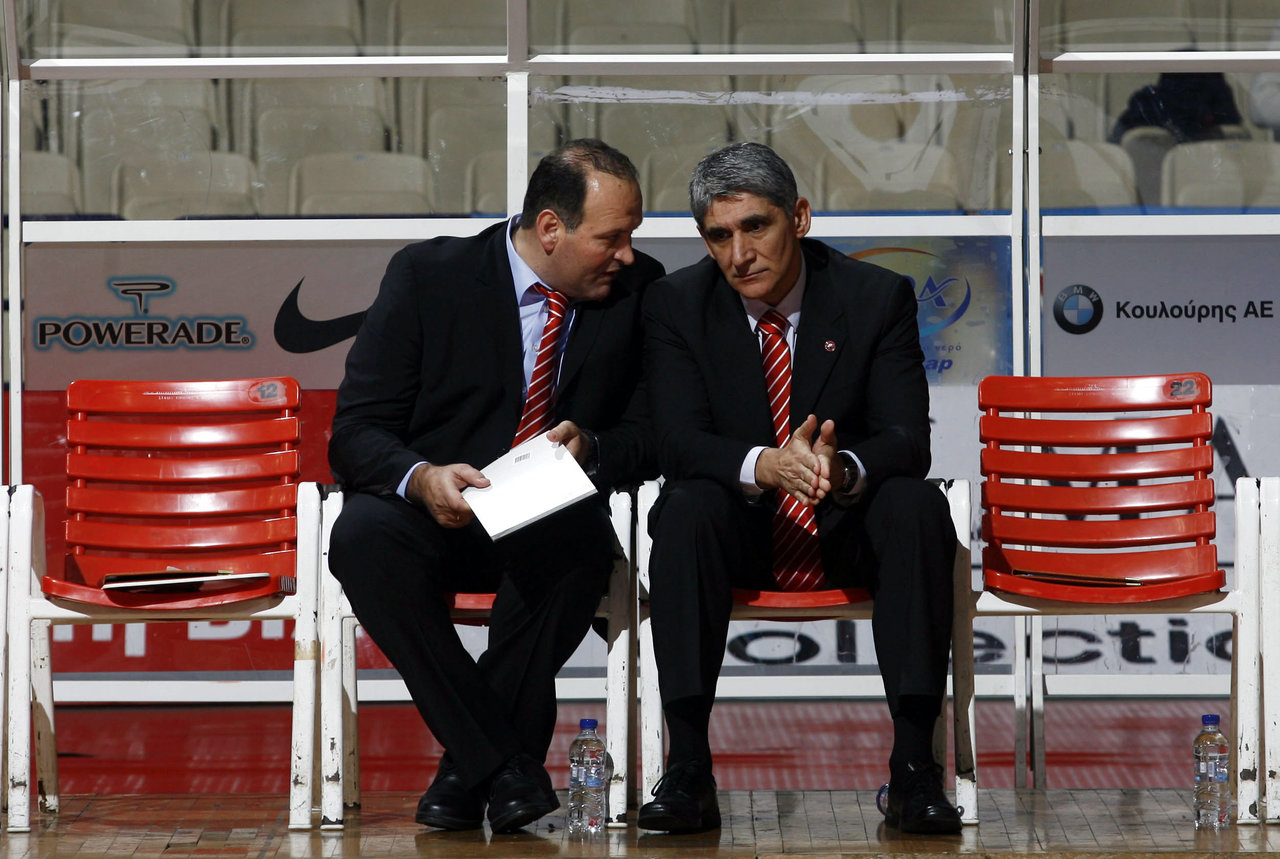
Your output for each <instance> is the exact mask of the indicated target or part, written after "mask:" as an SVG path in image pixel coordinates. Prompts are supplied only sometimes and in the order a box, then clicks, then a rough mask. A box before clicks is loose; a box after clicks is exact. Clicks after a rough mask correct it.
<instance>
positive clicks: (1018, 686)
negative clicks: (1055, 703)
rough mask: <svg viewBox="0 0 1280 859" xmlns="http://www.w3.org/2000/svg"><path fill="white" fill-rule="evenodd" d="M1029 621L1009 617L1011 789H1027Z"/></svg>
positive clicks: (1015, 616)
mask: <svg viewBox="0 0 1280 859" xmlns="http://www.w3.org/2000/svg"><path fill="white" fill-rule="evenodd" d="M1029 620H1030V618H1028V617H1027V616H1026V615H1024V614H1018V615H1014V616H1013V786H1014V787H1016V788H1024V787H1026V786H1027V766H1028V764H1027V744H1028V742H1029V740H1028V736H1029V734H1028V731H1027V704H1028V702H1029V701H1030V699H1031V687H1030V686H1029V684H1028V680H1027V644H1028V641H1027V635H1028V632H1027V627H1028V622H1029Z"/></svg>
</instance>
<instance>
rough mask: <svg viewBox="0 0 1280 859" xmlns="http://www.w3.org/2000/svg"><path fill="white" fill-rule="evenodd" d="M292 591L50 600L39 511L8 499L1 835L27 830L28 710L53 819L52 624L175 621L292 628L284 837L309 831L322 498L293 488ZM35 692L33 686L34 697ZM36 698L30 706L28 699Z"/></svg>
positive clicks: (19, 495) (34, 497) (39, 506)
mask: <svg viewBox="0 0 1280 859" xmlns="http://www.w3.org/2000/svg"><path fill="white" fill-rule="evenodd" d="M297 486H298V510H297V528H298V542H297V592H296V593H294V594H291V595H289V596H283V597H277V598H273V599H269V600H260V601H256V602H246V603H242V604H238V605H237V604H231V605H226V606H222V607H219V608H211V609H207V610H204V611H200V612H191V611H186V612H181V611H156V610H143V609H125V608H118V609H101V608H98V607H95V606H92V605H87V604H82V603H73V602H68V601H62V600H51V599H48V598H46V597H45V595H44V594H43V592H42V591H41V588H40V579H41V577H42V576H43V575H44V571H45V550H44V539H45V522H44V504H43V501H42V500H41V498H40V495H39V494H38V493H37V492H36V491H35V489H34V488H33V487H31V486H29V485H21V486H17V487H14V488H13V489H11V491H10V496H9V506H10V510H9V512H10V519H9V525H10V527H9V529H8V532H7V534H8V540H9V545H8V551H7V553H6V557H7V558H8V562H9V568H8V581H7V587H6V590H7V599H8V606H7V609H8V611H7V618H8V630H9V632H10V635H9V654H8V666H7V667H8V678H7V679H8V695H9V729H8V737H7V739H8V749H7V762H8V766H7V772H8V781H7V789H8V805H9V815H8V829H9V831H10V832H27V831H29V830H30V828H31V818H30V810H31V785H30V773H31V753H30V749H31V742H32V726H33V714H32V711H33V704H34V709H35V710H36V713H35V717H34V723H35V729H36V755H37V772H36V778H37V783H38V785H39V792H40V805H41V809H42V810H44V811H47V812H56V811H57V810H58V781H57V767H56V762H57V757H56V755H57V749H56V746H55V743H54V730H53V726H54V721H53V693H52V680H51V671H50V665H49V645H48V641H49V635H48V627H49V624H51V623H84V624H88V623H148V622H151V623H156V622H162V621H175V620H215V621H225V620H269V619H280V620H291V621H293V622H294V665H293V737H292V742H293V748H292V752H291V755H290V778H289V828H290V829H308V828H310V827H311V809H312V770H313V767H314V757H315V752H314V749H315V713H316V672H317V666H316V654H317V652H318V650H319V647H318V641H317V638H316V611H317V594H316V575H315V571H316V570H317V563H318V549H319V540H318V535H319V524H320V497H319V491H318V487H317V486H316V484H314V483H299V484H298V485H297ZM33 686H34V687H35V691H34V696H33ZM33 699H34V700H33Z"/></svg>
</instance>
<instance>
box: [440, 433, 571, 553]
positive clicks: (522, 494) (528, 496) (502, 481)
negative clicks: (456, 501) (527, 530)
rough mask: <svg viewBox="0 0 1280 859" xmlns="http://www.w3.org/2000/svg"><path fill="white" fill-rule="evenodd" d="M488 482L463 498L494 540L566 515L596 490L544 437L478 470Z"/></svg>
mask: <svg viewBox="0 0 1280 859" xmlns="http://www.w3.org/2000/svg"><path fill="white" fill-rule="evenodd" d="M480 470H481V471H482V472H483V473H484V476H485V477H487V478H489V485H488V486H486V487H484V488H483V489H481V488H480V487H477V486H468V487H467V488H466V489H464V490H462V497H463V498H464V499H466V502H467V503H468V504H470V505H471V509H472V511H474V512H475V514H476V518H477V519H479V520H480V524H481V525H482V526H483V527H484V530H485V531H486V532H488V534H489V536H490V538H492V539H494V540H497V539H498V538H500V537H505V536H506V535H507V534H510V533H511V532H512V531H518V530H519V529H521V528H523V527H524V526H526V525H528V524H530V523H533V522H537V521H538V520H539V519H543V518H545V517H547V516H550V515H551V514H552V513H555V512H556V511H557V510H563V509H564V508H565V507H568V506H569V505H570V504H574V503H576V502H578V501H581V500H582V499H584V498H589V497H591V496H592V495H593V494H595V491H596V487H595V484H593V483H592V482H591V478H589V477H587V475H586V472H584V471H583V470H582V466H580V465H578V461H577V460H576V459H574V458H573V455H572V454H571V453H569V449H568V448H566V447H565V446H564V445H560V444H556V443H554V442H552V441H550V440H548V439H547V436H546V434H545V433H543V434H542V435H539V436H537V437H536V438H532V439H530V440H529V441H526V442H525V443H524V444H522V445H519V446H518V447H514V448H512V449H511V450H510V451H508V452H507V453H506V454H505V455H504V456H501V457H499V458H498V459H495V460H494V461H493V462H491V463H489V464H488V465H486V466H485V467H484V468H482V469H480Z"/></svg>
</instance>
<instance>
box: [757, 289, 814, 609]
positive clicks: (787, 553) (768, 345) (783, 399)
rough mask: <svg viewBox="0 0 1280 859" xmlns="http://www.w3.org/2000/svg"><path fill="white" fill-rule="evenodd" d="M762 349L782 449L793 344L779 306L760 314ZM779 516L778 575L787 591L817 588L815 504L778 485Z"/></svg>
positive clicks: (776, 538) (787, 436)
mask: <svg viewBox="0 0 1280 859" xmlns="http://www.w3.org/2000/svg"><path fill="white" fill-rule="evenodd" d="M756 329H757V330H758V331H759V332H760V351H761V353H762V354H763V356H764V378H765V383H766V385H767V386H768V389H769V407H770V408H771V409H772V410H773V432H774V435H776V436H777V438H778V447H784V446H786V443H787V441H788V440H789V439H790V437H791V350H790V349H789V348H787V334H786V331H787V320H786V319H785V318H783V316H782V314H780V313H778V312H777V311H776V310H770V311H769V312H768V313H766V314H765V315H764V316H762V317H760V322H759V323H758V324H757V326H756ZM776 493H777V504H778V506H777V509H776V510H775V511H774V514H773V577H774V579H775V580H776V581H777V582H778V587H779V588H781V589H782V590H784V591H812V590H816V589H818V588H820V587H822V586H823V578H822V556H821V554H820V553H819V551H818V521H817V519H815V518H814V515H813V508H812V507H807V506H805V505H804V504H801V503H800V502H799V501H797V500H796V499H795V497H794V496H793V495H791V494H790V493H788V492H786V491H784V490H782V489H778V490H776Z"/></svg>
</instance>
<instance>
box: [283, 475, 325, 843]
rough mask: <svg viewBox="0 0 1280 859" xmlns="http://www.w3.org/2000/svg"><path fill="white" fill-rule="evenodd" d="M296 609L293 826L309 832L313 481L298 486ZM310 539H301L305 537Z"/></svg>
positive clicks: (314, 651) (314, 662)
mask: <svg viewBox="0 0 1280 859" xmlns="http://www.w3.org/2000/svg"><path fill="white" fill-rule="evenodd" d="M298 534H299V539H298V548H297V568H298V574H297V582H298V586H297V593H296V594H295V596H294V599H295V600H297V610H296V612H295V615H294V621H293V640H294V644H293V736H292V745H293V749H292V757H291V762H290V764H291V765H290V777H289V828H290V829H310V828H311V804H312V800H313V798H314V794H315V792H314V790H313V789H312V778H313V776H314V774H315V763H316V759H315V753H316V713H317V707H318V703H319V702H318V700H317V697H316V683H317V672H318V671H319V666H318V658H319V653H320V641H319V638H318V636H317V632H316V625H317V614H318V612H319V609H320V594H319V587H318V582H319V576H320V494H319V487H318V486H317V485H316V484H315V483H301V484H299V485H298ZM304 536H305V537H309V538H310V539H302V537H304Z"/></svg>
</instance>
